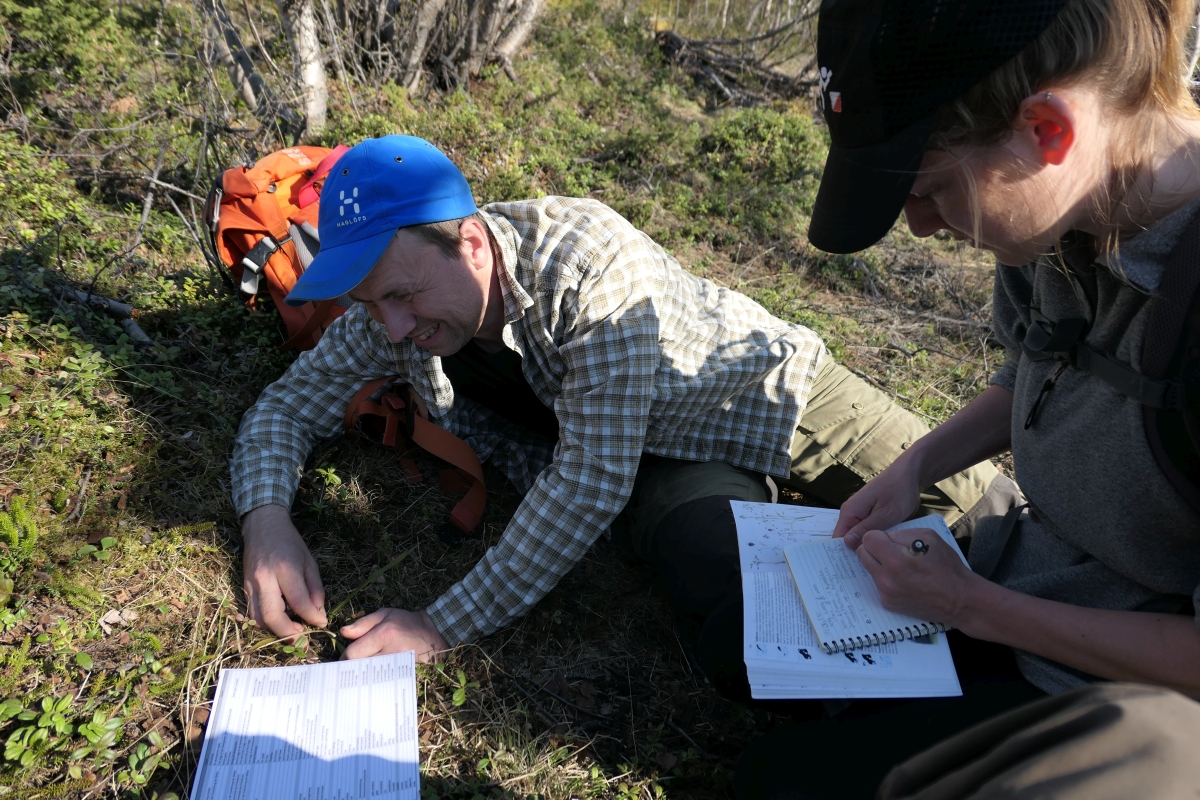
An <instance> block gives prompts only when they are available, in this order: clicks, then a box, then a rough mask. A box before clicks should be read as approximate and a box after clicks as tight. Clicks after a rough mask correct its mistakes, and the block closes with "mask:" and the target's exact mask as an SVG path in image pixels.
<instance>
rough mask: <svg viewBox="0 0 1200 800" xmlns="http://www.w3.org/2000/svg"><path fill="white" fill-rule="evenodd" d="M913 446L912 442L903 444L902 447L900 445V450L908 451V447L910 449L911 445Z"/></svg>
mask: <svg viewBox="0 0 1200 800" xmlns="http://www.w3.org/2000/svg"><path fill="white" fill-rule="evenodd" d="M911 444H912V442H903V443H901V445H900V449H901V450H907V449H908V447H909V445H911Z"/></svg>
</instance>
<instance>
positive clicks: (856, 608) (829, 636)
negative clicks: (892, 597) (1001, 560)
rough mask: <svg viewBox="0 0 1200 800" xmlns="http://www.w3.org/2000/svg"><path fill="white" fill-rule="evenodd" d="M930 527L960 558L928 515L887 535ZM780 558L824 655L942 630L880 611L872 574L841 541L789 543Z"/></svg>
mask: <svg viewBox="0 0 1200 800" xmlns="http://www.w3.org/2000/svg"><path fill="white" fill-rule="evenodd" d="M904 528H929V529H931V530H933V531H934V532H935V533H937V535H938V536H940V537H941V538H942V540H944V541H945V542H946V543H947V544H949V545H950V546H951V547H952V548H954V551H955V552H956V553H957V554H958V556H959V558H962V559H963V563H966V559H965V558H963V555H962V551H961V550H959V549H958V543H957V542H955V541H954V536H953V535H951V533H950V529H949V528H947V527H946V521H945V520H944V519H942V518H941V517H939V516H936V515H932V514H931V515H929V516H927V517H921V518H920V519H914V520H910V521H909V522H905V523H902V524H900V525H897V526H895V527H894V528H892V529H891V530H893V531H895V530H902V529H904ZM783 555H784V557H785V558H786V560H787V563H788V566H789V567H790V568H791V570H792V577H794V578H795V579H796V586H797V588H799V590H800V598H801V600H803V602H804V609H805V610H806V611H807V612H808V616H809V619H810V620H811V621H812V626H813V629H814V630H815V631H816V634H817V638H818V640H819V641H820V643H821V649H822V650H824V651H825V652H827V653H839V652H842V651H844V650H853V649H856V648H862V647H869V646H871V645H878V644H883V643H891V642H897V641H900V640H903V639H912V638H915V637H918V636H926V635H929V634H932V633H939V632H941V631H944V630H946V627H947V626H945V625H942V624H941V623H939V622H937V621H936V620H927V619H921V618H919V617H914V616H911V615H909V614H898V613H896V612H894V611H888V610H887V609H886V608H884V607H883V602H882V601H881V600H880V598H879V590H878V589H876V588H875V581H874V579H872V578H871V573H869V572H867V568H866V567H864V566H863V565H862V562H861V561H859V559H858V555H857V554H856V553H854V552H853V551H851V550H849V549H847V548H846V547H845V545H844V544H843V543H842V542H839V541H835V540H832V539H829V540H819V541H809V542H804V543H799V544H795V543H794V544H789V545H787V546H785V547H784V548H783Z"/></svg>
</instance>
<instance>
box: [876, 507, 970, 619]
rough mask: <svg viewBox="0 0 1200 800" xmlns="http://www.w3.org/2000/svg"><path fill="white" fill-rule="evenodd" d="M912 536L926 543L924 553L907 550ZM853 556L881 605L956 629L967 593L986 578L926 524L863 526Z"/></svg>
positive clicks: (967, 599)
mask: <svg viewBox="0 0 1200 800" xmlns="http://www.w3.org/2000/svg"><path fill="white" fill-rule="evenodd" d="M917 539H920V540H921V541H923V542H924V543H925V544H926V545H927V546H928V547H929V550H928V551H927V552H925V553H922V554H916V553H914V552H913V550H912V543H913V542H914V541H916V540H917ZM858 560H859V561H861V562H862V565H863V566H864V567H866V568H867V572H869V573H871V577H872V578H874V579H875V587H876V588H877V589H878V590H879V597H880V599H881V600H882V601H883V607H884V608H886V609H887V610H889V611H896V612H899V613H902V614H911V615H912V616H914V617H920V618H922V619H927V620H929V621H931V622H943V623H946V624H947V625H952V626H954V627H956V628H957V627H959V624H958V623H959V620H960V619H961V618H962V617H963V612H964V609H965V608H966V607H967V605H968V602H969V600H970V597H971V595H972V592H973V591H974V590H976V589H977V588H979V582H980V581H982V582H983V583H985V584H986V583H987V581H985V580H984V579H983V578H980V577H979V576H978V575H976V574H975V573H973V572H971V570H970V569H968V568H967V566H966V565H965V564H963V562H962V559H961V558H959V557H958V553H955V552H954V550H953V548H951V547H950V545H948V544H946V543H945V542H944V541H942V538H941V537H940V536H938V535H937V534H936V533H934V532H933V531H931V530H929V529H927V528H908V529H905V530H900V531H893V532H891V533H888V532H887V531H879V530H872V531H867V532H866V533H865V534H864V535H863V537H862V544H861V545H860V546H859V547H858Z"/></svg>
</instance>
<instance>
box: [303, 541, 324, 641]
mask: <svg viewBox="0 0 1200 800" xmlns="http://www.w3.org/2000/svg"><path fill="white" fill-rule="evenodd" d="M304 583H305V584H307V586H308V599H309V602H311V603H312V605H313V608H315V609H316V614H315V615H314V616H313V617H312V618H311V619H310V618H309V617H305V619H306V620H308V623H309V624H310V625H313V626H315V627H318V628H324V627H325V626H326V625H328V624H329V618H328V617H327V616H325V587H324V586H322V585H321V571H320V570H319V569H318V568H317V562H316V561H314V560H313V559H312V557H311V556H310V557H309V558H306V559H305V560H304ZM301 616H303V615H301Z"/></svg>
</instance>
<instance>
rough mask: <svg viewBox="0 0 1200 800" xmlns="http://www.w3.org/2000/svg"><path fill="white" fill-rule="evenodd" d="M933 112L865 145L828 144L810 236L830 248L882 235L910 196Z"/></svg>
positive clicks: (842, 249)
mask: <svg viewBox="0 0 1200 800" xmlns="http://www.w3.org/2000/svg"><path fill="white" fill-rule="evenodd" d="M934 122H935V119H934V117H932V116H930V117H926V118H925V119H923V120H921V121H919V122H917V123H915V124H913V125H910V126H909V127H907V128H905V129H904V130H902V131H900V133H898V134H896V135H895V136H893V137H892V138H890V139H888V140H886V141H883V142H879V143H878V144H873V145H868V146H866V147H855V148H852V149H851V148H839V147H836V146H834V147H830V148H829V157H828V158H827V159H826V160H825V173H824V175H822V177H821V188H820V189H818V190H817V202H816V205H815V206H814V208H813V215H812V221H811V222H810V223H809V227H808V241H809V242H811V243H812V245H813V247H816V248H818V249H820V250H824V251H826V252H827V253H854V252H857V251H859V250H863V249H865V248H868V247H870V246H871V245H873V244H875V243H876V242H878V241H879V240H880V239H882V238H883V237H884V235H885V234H887V232H888V231H889V230H891V227H892V225H893V224H894V223H895V222H896V217H898V216H900V211H901V210H902V209H903V208H904V202H905V200H907V199H908V193H909V191H910V190H911V189H912V185H913V181H915V180H916V178H917V170H918V169H920V167H921V158H922V156H923V155H924V154H925V145H926V143H927V142H928V141H929V136H930V134H932V133H933V128H934Z"/></svg>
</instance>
